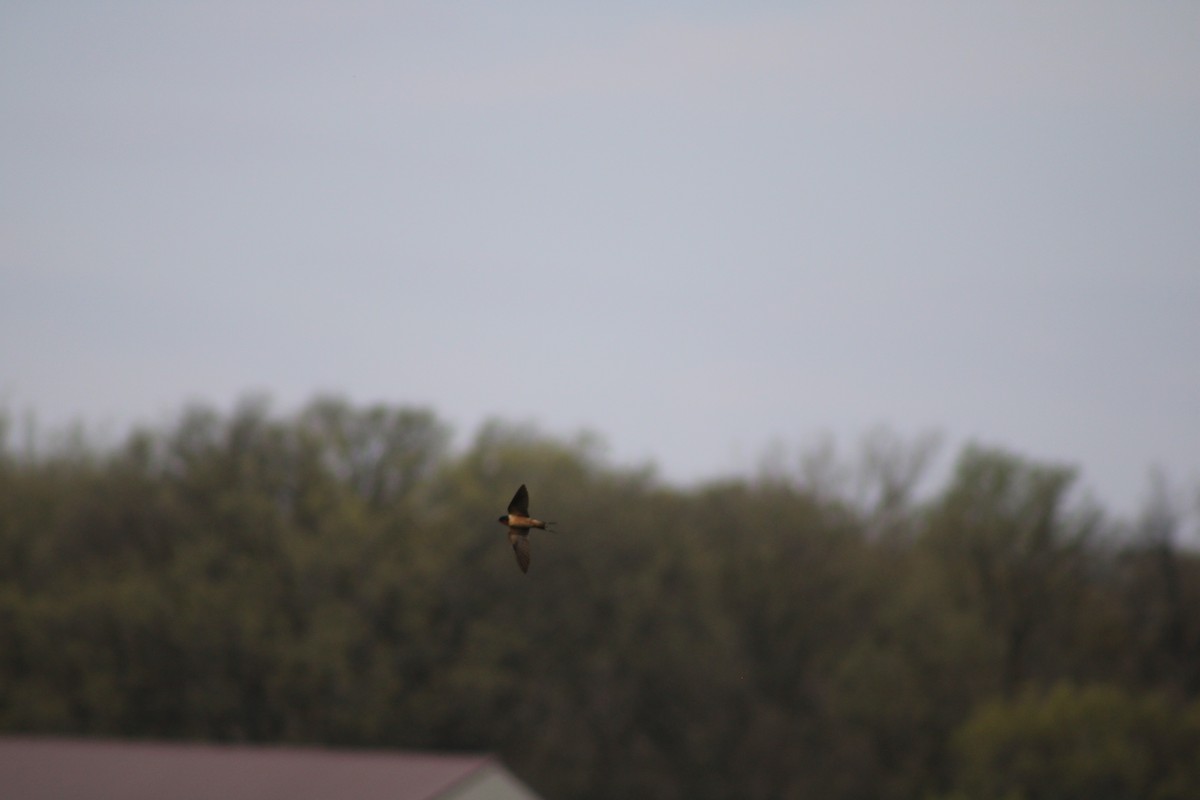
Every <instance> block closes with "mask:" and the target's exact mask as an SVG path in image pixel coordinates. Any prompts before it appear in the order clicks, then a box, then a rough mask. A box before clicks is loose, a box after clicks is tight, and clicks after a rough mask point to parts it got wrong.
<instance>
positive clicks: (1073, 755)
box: [954, 684, 1200, 800]
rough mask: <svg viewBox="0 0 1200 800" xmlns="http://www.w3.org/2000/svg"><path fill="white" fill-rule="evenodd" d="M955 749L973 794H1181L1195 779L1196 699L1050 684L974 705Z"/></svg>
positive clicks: (965, 786) (1001, 797)
mask: <svg viewBox="0 0 1200 800" xmlns="http://www.w3.org/2000/svg"><path fill="white" fill-rule="evenodd" d="M954 749H955V751H956V754H957V756H958V760H959V763H960V767H959V769H958V771H957V775H956V783H957V785H958V789H959V791H960V792H961V794H962V795H963V796H966V797H971V798H974V799H975V800H993V798H994V800H1007V798H1014V799H1015V800H1146V798H1154V799H1155V800H1185V799H1186V798H1191V797H1195V796H1196V787H1198V786H1200V702H1195V701H1194V702H1192V703H1191V704H1190V705H1187V706H1184V707H1178V706H1176V705H1175V704H1174V703H1172V702H1171V701H1170V700H1169V699H1168V698H1167V697H1166V696H1165V695H1162V694H1158V693H1130V692H1128V691H1125V690H1123V689H1120V688H1118V687H1115V686H1104V685H1093V686H1086V687H1076V686H1072V685H1070V684H1059V685H1057V686H1055V687H1054V688H1053V689H1051V690H1050V691H1047V692H1041V691H1036V690H1029V691H1026V692H1024V693H1023V694H1022V695H1021V697H1019V698H1018V699H1016V700H1014V701H993V702H988V703H984V704H982V705H981V706H980V707H979V708H978V709H977V710H976V711H975V713H974V714H972V716H971V717H970V719H968V720H967V722H966V723H965V724H964V725H963V727H962V728H961V730H959V732H958V733H957V734H956V735H955V738H954Z"/></svg>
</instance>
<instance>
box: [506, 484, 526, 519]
mask: <svg viewBox="0 0 1200 800" xmlns="http://www.w3.org/2000/svg"><path fill="white" fill-rule="evenodd" d="M508 513H510V514H517V515H519V516H522V517H528V516H529V490H528V489H526V488H525V484H523V483H522V484H521V488H520V489H517V493H516V494H514V495H513V499H512V502H511V503H509V504H508Z"/></svg>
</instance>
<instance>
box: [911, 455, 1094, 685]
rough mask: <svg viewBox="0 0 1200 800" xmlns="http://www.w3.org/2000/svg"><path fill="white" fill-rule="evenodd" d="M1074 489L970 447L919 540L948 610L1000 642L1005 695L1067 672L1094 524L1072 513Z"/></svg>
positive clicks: (1055, 474)
mask: <svg viewBox="0 0 1200 800" xmlns="http://www.w3.org/2000/svg"><path fill="white" fill-rule="evenodd" d="M1073 480H1074V473H1073V472H1072V471H1071V470H1069V469H1064V468H1059V467H1049V466H1040V465H1034V464H1030V463H1027V462H1025V461H1023V460H1021V459H1019V458H1017V457H1015V456H1013V455H1010V454H1008V453H1005V452H1002V451H998V450H989V449H985V448H981V447H968V448H967V449H966V450H965V451H964V452H963V454H962V455H961V457H960V458H959V461H958V465H957V468H956V470H955V474H954V477H953V480H952V483H951V485H950V486H949V487H948V488H947V490H946V492H945V493H944V494H943V495H942V497H941V498H940V499H939V500H938V501H937V502H936V503H935V505H934V507H933V509H932V510H931V513H930V519H929V523H928V528H927V530H926V531H925V532H924V534H923V540H924V544H925V545H926V546H927V547H928V548H929V550H930V552H931V553H932V554H933V555H934V556H935V557H936V558H937V559H939V561H940V562H941V563H942V565H943V567H942V570H941V571H942V581H943V585H944V586H945V587H946V588H947V590H948V592H949V595H950V598H951V600H952V602H954V603H955V604H956V605H959V606H962V607H966V608H968V609H971V610H972V611H974V612H975V613H977V614H979V616H980V619H981V620H982V622H983V624H984V626H985V627H986V628H987V630H989V631H990V632H991V633H992V634H993V635H994V636H995V637H996V645H997V656H998V664H997V667H998V669H997V674H996V675H995V680H996V681H997V684H998V686H999V687H1000V688H1001V689H1002V691H1003V692H1005V693H1006V694H1012V693H1013V692H1015V691H1016V690H1017V688H1018V687H1019V686H1020V685H1021V683H1022V682H1023V681H1024V680H1025V679H1027V678H1029V677H1031V676H1032V674H1033V673H1035V672H1037V673H1040V674H1043V675H1046V676H1048V677H1051V678H1054V677H1057V675H1056V673H1057V672H1058V671H1059V670H1062V669H1066V670H1068V671H1069V669H1070V659H1069V658H1064V657H1061V656H1062V651H1063V649H1064V648H1065V649H1067V650H1069V646H1070V643H1071V641H1072V633H1073V626H1072V623H1073V621H1074V619H1075V617H1076V615H1077V613H1078V610H1079V602H1080V598H1081V594H1082V587H1083V586H1084V585H1085V580H1084V571H1085V566H1086V557H1087V544H1088V540H1089V537H1090V535H1091V533H1092V532H1093V530H1094V528H1095V525H1096V524H1097V518H1096V517H1095V516H1094V515H1093V514H1091V513H1089V512H1081V513H1077V514H1070V513H1069V512H1068V509H1067V508H1066V498H1067V492H1068V490H1069V488H1070V486H1071V483H1072V481H1073Z"/></svg>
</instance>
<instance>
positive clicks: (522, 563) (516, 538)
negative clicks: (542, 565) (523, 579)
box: [508, 528, 529, 572]
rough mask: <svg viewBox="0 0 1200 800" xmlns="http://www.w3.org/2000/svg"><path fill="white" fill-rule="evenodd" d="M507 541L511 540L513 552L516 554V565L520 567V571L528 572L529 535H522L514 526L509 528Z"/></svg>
mask: <svg viewBox="0 0 1200 800" xmlns="http://www.w3.org/2000/svg"><path fill="white" fill-rule="evenodd" d="M508 541H510V542H512V548H513V552H514V553H516V554H517V566H518V567H520V568H521V572H529V537H528V536H522V535H521V534H520V533H518V532H517V529H516V528H509V529H508Z"/></svg>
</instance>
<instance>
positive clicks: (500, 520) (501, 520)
mask: <svg viewBox="0 0 1200 800" xmlns="http://www.w3.org/2000/svg"><path fill="white" fill-rule="evenodd" d="M496 521H497V522H503V523H504V524H505V525H507V524H508V514H505V515H504V516H503V517H501V518H500V519H498V520H496Z"/></svg>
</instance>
